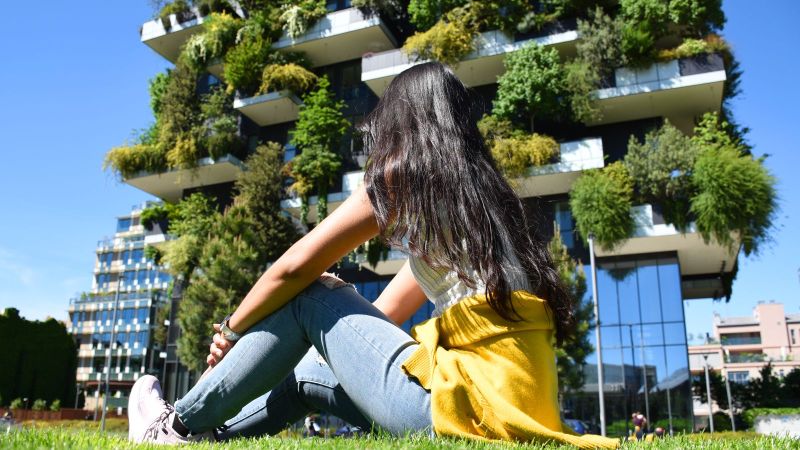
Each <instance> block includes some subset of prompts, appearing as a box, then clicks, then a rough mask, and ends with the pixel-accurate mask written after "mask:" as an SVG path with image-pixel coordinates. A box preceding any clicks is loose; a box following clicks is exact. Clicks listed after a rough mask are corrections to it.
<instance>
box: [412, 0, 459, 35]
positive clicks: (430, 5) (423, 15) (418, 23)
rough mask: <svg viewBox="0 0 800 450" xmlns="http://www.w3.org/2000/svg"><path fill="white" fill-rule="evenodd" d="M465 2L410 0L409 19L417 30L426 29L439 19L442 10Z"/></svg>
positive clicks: (447, 9)
mask: <svg viewBox="0 0 800 450" xmlns="http://www.w3.org/2000/svg"><path fill="white" fill-rule="evenodd" d="M466 3H467V2H466V0H411V1H410V2H409V3H408V16H409V20H410V21H411V23H412V24H413V25H414V26H415V27H416V28H417V29H418V30H427V29H428V28H431V27H432V26H434V24H435V23H436V22H437V21H439V19H440V18H441V16H442V13H443V12H445V11H450V10H451V9H453V8H455V7H458V6H463V5H465V4H466Z"/></svg>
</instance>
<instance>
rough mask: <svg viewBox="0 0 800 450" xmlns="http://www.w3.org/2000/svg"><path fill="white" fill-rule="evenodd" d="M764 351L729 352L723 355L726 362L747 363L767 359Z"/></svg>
mask: <svg viewBox="0 0 800 450" xmlns="http://www.w3.org/2000/svg"><path fill="white" fill-rule="evenodd" d="M768 360H769V359H768V357H767V355H766V354H764V353H729V354H726V355H725V362H726V363H749V362H764V361H768Z"/></svg>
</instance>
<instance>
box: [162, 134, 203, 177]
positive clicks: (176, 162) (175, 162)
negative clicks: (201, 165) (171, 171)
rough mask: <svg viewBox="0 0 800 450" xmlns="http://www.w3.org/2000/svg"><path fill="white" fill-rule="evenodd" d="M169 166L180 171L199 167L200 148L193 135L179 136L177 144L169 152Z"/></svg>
mask: <svg viewBox="0 0 800 450" xmlns="http://www.w3.org/2000/svg"><path fill="white" fill-rule="evenodd" d="M166 157H167V166H169V167H174V168H179V169H191V168H194V167H197V160H198V159H200V157H201V152H200V147H199V146H198V145H197V139H196V138H195V136H194V135H193V133H184V134H181V135H180V136H178V139H177V140H176V141H175V144H174V145H173V146H172V148H170V149H169V150H167V155H166Z"/></svg>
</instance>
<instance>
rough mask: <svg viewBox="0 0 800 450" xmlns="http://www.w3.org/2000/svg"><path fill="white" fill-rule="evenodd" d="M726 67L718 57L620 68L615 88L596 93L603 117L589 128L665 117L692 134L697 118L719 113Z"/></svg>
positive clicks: (705, 56) (711, 56) (708, 56)
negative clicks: (704, 114) (715, 112)
mask: <svg viewBox="0 0 800 450" xmlns="http://www.w3.org/2000/svg"><path fill="white" fill-rule="evenodd" d="M725 80H726V75H725V65H724V63H723V61H722V57H720V56H719V55H716V54H712V55H703V56H699V57H694V58H685V59H680V60H673V61H668V62H663V63H658V64H654V65H652V66H650V67H648V68H647V69H641V70H633V69H628V68H625V67H623V68H619V69H617V70H616V72H615V76H614V80H613V84H614V86H613V87H609V88H606V89H600V90H597V91H595V96H596V104H597V106H598V108H599V110H600V113H601V117H600V118H599V119H598V120H596V121H593V122H590V123H588V125H596V124H598V123H614V122H625V121H629V120H635V119H641V118H645V117H666V118H668V119H669V120H670V121H671V122H673V124H675V125H676V126H677V127H678V128H681V129H682V130H684V131H691V129H692V128H693V127H694V122H693V121H694V117H696V116H698V115H700V114H702V113H705V112H709V111H719V109H720V106H721V105H722V91H723V88H724V85H725Z"/></svg>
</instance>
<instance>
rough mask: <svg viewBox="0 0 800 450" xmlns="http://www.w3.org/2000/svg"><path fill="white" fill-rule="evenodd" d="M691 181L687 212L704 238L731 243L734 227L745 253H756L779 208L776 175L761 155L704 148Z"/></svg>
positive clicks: (736, 150)
mask: <svg viewBox="0 0 800 450" xmlns="http://www.w3.org/2000/svg"><path fill="white" fill-rule="evenodd" d="M692 183H693V184H694V186H695V188H696V189H697V195H696V196H695V197H694V198H692V201H691V212H692V213H693V214H694V216H695V217H696V223H697V230H698V231H699V232H700V234H701V235H702V236H703V238H704V239H705V240H706V241H709V240H711V239H712V238H713V239H714V240H716V241H717V242H719V243H720V244H722V245H729V246H730V245H733V243H734V236H731V233H732V232H735V233H736V234H737V235H738V236H736V237H737V238H738V239H739V241H740V242H741V244H742V246H743V249H744V252H745V255H749V254H750V253H754V252H755V253H757V252H758V250H759V247H760V246H761V244H763V243H764V242H765V241H766V240H767V239H768V237H769V231H770V230H771V228H772V221H773V219H774V217H775V213H776V210H777V202H776V198H775V186H774V185H775V179H774V178H773V177H772V175H771V174H770V173H769V171H767V169H766V167H764V165H763V160H757V159H754V158H753V157H752V156H750V155H743V154H741V152H740V151H739V150H738V149H737V148H734V147H722V148H719V149H715V148H713V147H712V148H704V149H702V150H701V153H700V156H699V157H698V159H697V164H696V166H695V171H694V173H693V175H692Z"/></svg>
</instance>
